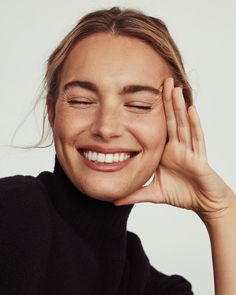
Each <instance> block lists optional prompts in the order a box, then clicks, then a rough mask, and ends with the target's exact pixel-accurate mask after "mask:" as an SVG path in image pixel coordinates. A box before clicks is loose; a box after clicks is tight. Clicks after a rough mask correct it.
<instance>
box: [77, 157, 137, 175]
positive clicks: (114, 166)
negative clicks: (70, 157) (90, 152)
mask: <svg viewBox="0 0 236 295" xmlns="http://www.w3.org/2000/svg"><path fill="white" fill-rule="evenodd" d="M79 154H80V153H79ZM80 156H81V158H82V160H83V162H84V163H85V164H86V165H87V166H88V167H89V168H91V169H94V170H97V171H102V172H114V171H119V170H120V169H122V168H123V167H125V166H127V165H128V164H129V163H130V162H131V161H132V160H133V159H134V158H135V157H136V155H135V156H133V157H130V158H128V159H127V160H125V161H122V162H114V163H99V162H97V163H96V162H93V161H89V160H88V159H87V158H85V157H84V156H83V155H81V154H80Z"/></svg>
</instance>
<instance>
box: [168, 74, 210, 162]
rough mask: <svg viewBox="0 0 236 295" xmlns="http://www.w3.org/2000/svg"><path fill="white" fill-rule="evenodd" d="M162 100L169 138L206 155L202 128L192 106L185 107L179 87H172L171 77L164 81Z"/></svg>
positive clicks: (181, 90)
mask: <svg viewBox="0 0 236 295" xmlns="http://www.w3.org/2000/svg"><path fill="white" fill-rule="evenodd" d="M163 102H164V108H165V114H166V121H167V130H168V136H169V139H170V140H172V141H178V142H180V143H183V144H184V145H185V146H186V147H187V148H188V149H191V150H192V151H194V152H196V153H197V154H199V155H203V156H205V157H206V147H205V141H204V135H203V130H202V127H201V123H200V118H199V116H198V113H197V110H196V108H195V107H194V106H190V107H189V108H188V110H187V109H186V105H185V100H184V96H183V89H182V88H181V87H174V80H173V78H168V79H166V80H165V82H164V92H163Z"/></svg>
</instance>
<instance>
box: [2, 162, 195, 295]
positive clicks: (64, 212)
mask: <svg viewBox="0 0 236 295" xmlns="http://www.w3.org/2000/svg"><path fill="white" fill-rule="evenodd" d="M132 207H133V205H126V206H120V207H117V206H115V205H114V204H113V203H111V202H106V201H100V200H95V199H92V198H90V197H88V196H86V195H84V194H83V193H82V192H80V191H79V190H78V189H77V188H76V187H75V186H74V185H73V184H72V183H71V182H70V180H69V179H68V178H67V176H66V175H65V173H64V171H63V170H62V168H61V166H60V164H59V162H58V160H57V159H56V162H55V169H54V172H53V173H51V172H42V173H40V174H39V176H38V177H32V176H19V175H18V176H13V177H7V178H3V179H0V294H4V295H49V294H50V295H54V294H55V295H78V294H81V295H100V294H101V295H128V294H134V295H151V294H153V295H172V294H175V295H177V294H181V295H190V294H193V293H192V291H191V285H190V284H189V282H188V281H186V280H185V279H184V278H182V277H180V276H177V275H174V276H166V275H164V274H162V273H161V272H158V271H157V270H155V269H154V268H153V267H152V266H151V265H150V263H149V260H148V258H147V256H146V254H145V252H144V250H143V248H142V244H141V241H140V240H139V238H138V236H137V235H135V234H134V233H131V232H129V231H127V229H126V226H127V220H128V217H129V214H130V212H131V210H132Z"/></svg>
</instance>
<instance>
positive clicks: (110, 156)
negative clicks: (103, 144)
mask: <svg viewBox="0 0 236 295" xmlns="http://www.w3.org/2000/svg"><path fill="white" fill-rule="evenodd" d="M79 153H80V154H81V155H82V156H83V157H84V158H86V159H87V160H89V161H92V162H94V163H105V164H114V163H120V162H125V161H127V160H128V159H130V158H133V157H135V156H136V155H137V154H139V152H127V153H126V152H120V153H119V152H117V153H98V152H95V151H90V150H85V149H80V150H79Z"/></svg>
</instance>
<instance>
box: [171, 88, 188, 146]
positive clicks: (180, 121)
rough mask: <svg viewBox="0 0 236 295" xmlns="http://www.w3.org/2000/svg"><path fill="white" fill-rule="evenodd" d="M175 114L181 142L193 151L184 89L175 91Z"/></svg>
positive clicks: (175, 89)
mask: <svg viewBox="0 0 236 295" xmlns="http://www.w3.org/2000/svg"><path fill="white" fill-rule="evenodd" d="M173 105H174V113H175V118H176V122H177V133H178V139H179V141H180V142H182V143H184V144H185V146H186V147H187V148H189V149H191V150H192V138H191V130H190V124H189V117H188V113H187V110H186V105H185V100H184V96H183V89H182V88H181V87H177V88H174V90H173Z"/></svg>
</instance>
